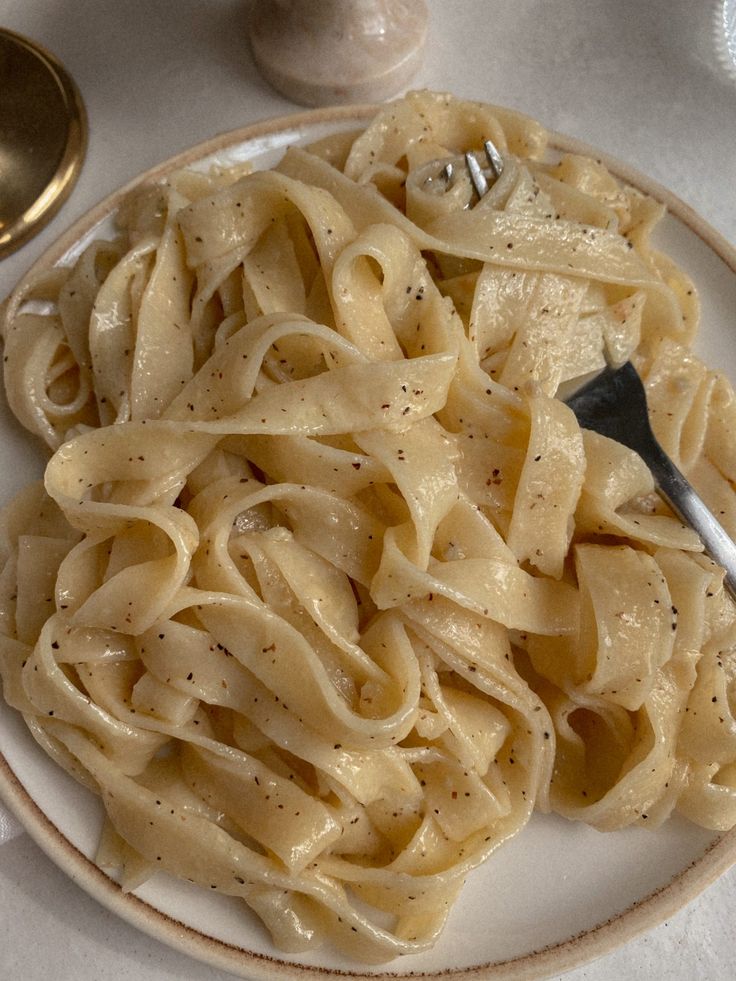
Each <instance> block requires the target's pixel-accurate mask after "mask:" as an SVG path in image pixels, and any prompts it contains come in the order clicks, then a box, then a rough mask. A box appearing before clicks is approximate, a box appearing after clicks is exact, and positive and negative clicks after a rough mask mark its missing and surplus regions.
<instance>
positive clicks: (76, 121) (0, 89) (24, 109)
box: [0, 29, 87, 259]
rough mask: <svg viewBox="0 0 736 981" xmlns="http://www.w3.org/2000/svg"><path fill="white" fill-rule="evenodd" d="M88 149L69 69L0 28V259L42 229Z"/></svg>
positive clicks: (83, 115)
mask: <svg viewBox="0 0 736 981" xmlns="http://www.w3.org/2000/svg"><path fill="white" fill-rule="evenodd" d="M86 148H87V115H86V112H85V109H84V104H83V102H82V98H81V96H80V94H79V90H78V89H77V86H76V85H75V83H74V81H73V79H72V78H71V76H70V75H69V74H68V73H67V71H66V69H65V68H64V67H63V66H62V65H61V64H60V63H59V62H58V61H57V60H56V58H55V57H54V56H53V55H52V54H50V53H49V52H48V51H46V50H44V49H43V48H42V47H40V46H39V45H38V44H36V43H35V42H33V41H29V40H28V39H27V38H24V37H21V36H20V35H19V34H14V33H13V32H12V31H8V30H5V29H0V259H1V258H3V257H5V256H6V255H9V254H10V253H11V252H14V251H15V250H16V249H17V248H19V247H20V246H21V245H22V244H23V243H24V242H26V241H27V240H28V239H29V238H30V237H31V236H32V235H35V234H36V233H37V232H38V231H40V229H41V228H43V226H44V225H45V224H46V223H47V222H48V221H50V220H51V218H52V217H53V216H54V215H55V214H56V212H57V211H58V210H59V208H60V207H61V205H62V204H63V203H64V201H65V200H66V199H67V197H68V196H69V193H70V192H71V190H72V187H73V186H74V184H75V182H76V179H77V176H78V175H79V171H80V170H81V167H82V162H83V160H84V155H85V151H86Z"/></svg>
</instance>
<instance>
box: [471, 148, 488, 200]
mask: <svg viewBox="0 0 736 981" xmlns="http://www.w3.org/2000/svg"><path fill="white" fill-rule="evenodd" d="M465 163H466V164H467V165H468V171H469V173H470V180H471V181H472V182H473V187H474V188H475V192H476V194H477V195H478V197H479V198H482V197H483V195H484V194H485V193H486V191H487V190H488V181H487V180H486V178H485V174H484V173H483V171H482V170H481V166H480V164H479V163H478V161H477V160H476V159H475V157H474V156H473V154H472V153H466V154H465Z"/></svg>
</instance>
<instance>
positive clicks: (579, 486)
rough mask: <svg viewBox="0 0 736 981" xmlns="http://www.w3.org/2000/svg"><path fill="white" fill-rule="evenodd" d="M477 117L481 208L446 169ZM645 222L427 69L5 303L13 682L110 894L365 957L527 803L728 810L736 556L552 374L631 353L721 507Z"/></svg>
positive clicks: (605, 822) (437, 920) (722, 388)
mask: <svg viewBox="0 0 736 981" xmlns="http://www.w3.org/2000/svg"><path fill="white" fill-rule="evenodd" d="M488 138H490V139H492V140H493V141H494V143H495V144H496V145H497V146H498V148H499V150H500V151H501V153H502V154H503V157H504V162H505V166H504V170H503V174H502V175H501V177H500V178H499V179H498V180H497V181H496V182H495V183H494V184H493V186H492V187H491V190H490V191H489V193H488V194H487V195H486V196H485V197H484V198H483V199H482V200H481V201H480V202H478V203H474V202H473V201H472V191H471V187H470V184H469V182H468V180H467V178H465V177H464V176H462V166H457V167H456V172H460V174H461V176H460V177H459V178H457V179H456V180H455V181H454V182H452V183H451V184H450V185H449V186H447V184H446V182H438V181H437V179H436V178H437V175H438V173H439V170H440V166H439V165H438V163H437V161H446V160H448V159H454V158H456V157H458V156H459V155H460V154H462V153H463V152H464V151H465V150H467V149H473V148H478V147H480V146H482V142H483V140H484V139H488ZM246 170H247V168H246ZM471 204H474V206H472V207H470V205H471ZM661 216H662V208H661V206H660V205H659V204H657V203H656V202H654V201H652V200H650V199H648V198H646V197H644V196H643V195H642V194H641V193H639V192H638V191H636V190H634V189H632V188H629V187H625V186H621V185H620V184H619V183H618V182H617V181H616V180H615V179H614V178H613V177H612V176H611V175H610V174H609V173H608V171H607V170H606V169H605V167H604V166H603V165H602V164H600V163H599V162H596V161H594V160H589V159H587V158H582V157H579V156H575V155H565V156H562V158H561V159H555V160H552V157H551V156H550V155H549V154H548V152H547V137H546V134H545V132H544V131H543V129H542V128H541V127H540V126H539V125H538V124H536V123H535V122H533V121H532V120H529V119H527V118H525V117H523V116H520V115H518V114H515V113H512V112H509V111H506V110H501V109H498V108H495V107H490V106H485V105H481V104H477V103H470V102H461V101H458V100H455V99H453V98H451V97H449V96H444V95H437V94H434V93H426V92H424V93H411V94H409V95H408V96H407V97H406V98H405V99H403V100H400V101H399V102H396V103H392V104H389V105H387V106H385V107H384V108H382V109H381V110H380V111H379V112H378V113H377V115H376V117H375V119H374V120H373V121H372V122H371V123H370V124H369V125H368V127H367V129H366V130H365V131H364V132H361V133H356V134H347V135H345V134H341V135H338V136H335V137H330V138H328V139H327V140H324V141H321V142H320V143H319V144H316V145H314V146H312V147H310V148H306V149H305V148H300V147H293V148H291V149H289V150H288V151H287V153H286V155H285V156H284V158H283V160H282V162H281V163H280V164H279V166H278V167H276V168H275V169H274V170H271V171H268V172H257V173H247V172H244V171H243V168H241V169H240V171H213V172H211V173H210V174H207V175H202V174H195V173H190V172H180V173H176V174H174V175H173V176H172V177H171V178H170V179H169V180H167V181H166V182H165V183H163V184H161V185H156V186H152V187H144V188H141V189H138V190H136V191H134V192H133V193H132V195H131V197H130V198H129V199H128V200H127V201H126V202H125V203H124V205H123V206H122V208H121V211H120V214H119V224H120V235H119V237H118V238H117V239H116V240H115V241H114V242H95V243H93V244H92V245H91V246H90V247H89V248H88V249H87V250H86V251H85V252H84V254H83V255H82V256H81V257H80V258H79V260H78V261H77V262H76V263H75V264H74V265H73V266H71V267H68V268H58V269H54V270H51V271H50V272H48V273H44V274H42V275H40V276H39V277H38V278H37V279H36V280H34V281H32V282H30V283H28V284H26V286H25V287H24V288H23V289H22V290H21V291H19V292H16V294H15V295H14V296H13V297H11V299H10V300H9V302H8V303H7V305H6V309H5V316H4V321H3V326H2V331H3V339H4V353H5V384H6V389H7V393H8V399H9V402H10V405H11V407H12V409H13V411H14V412H15V414H16V416H17V417H18V419H19V420H20V421H21V422H22V423H23V424H24V425H25V426H26V427H27V428H28V429H29V430H30V431H31V432H32V433H35V434H36V435H38V436H39V437H41V438H42V439H43V440H45V442H46V444H47V445H48V447H49V449H50V451H51V454H52V455H51V458H50V460H49V463H48V466H47V468H46V473H45V478H44V482H43V484H38V485H37V486H33V487H31V488H28V489H27V490H26V491H24V492H23V493H22V494H21V495H20V496H19V497H18V498H17V499H16V500H15V501H14V502H12V503H11V504H10V505H9V506H8V507H7V508H6V510H5V512H4V515H3V529H4V535H3V542H2V549H3V563H4V564H3V571H2V578H1V579H0V631H1V632H0V673H1V675H2V681H3V691H4V695H5V698H6V700H7V701H8V703H9V704H10V705H12V706H14V707H15V708H16V709H18V710H19V711H20V712H22V713H23V715H24V718H25V720H26V722H27V724H28V726H29V728H30V730H31V732H32V733H33V735H34V737H35V738H36V739H37V740H38V742H39V743H40V744H41V746H42V747H43V748H44V749H45V750H46V752H48V753H49V754H50V755H51V756H52V757H53V758H54V759H55V760H56V761H57V762H58V763H59V764H60V765H61V766H63V767H64V768H65V769H66V770H68V771H69V772H70V773H71V774H73V775H74V776H75V777H76V778H77V779H79V780H81V781H82V782H83V783H85V784H86V785H87V786H89V787H91V788H92V789H93V790H94V791H95V792H96V793H98V794H99V795H100V797H101V799H102V802H103V804H104V807H105V813H106V824H105V828H104V831H103V834H102V838H101V843H100V849H99V854H98V861H99V863H100V865H101V866H103V867H105V868H109V869H115V870H117V871H118V872H119V873H120V875H121V881H122V883H123V886H124V888H126V889H133V888H135V887H137V886H138V885H140V884H141V883H142V882H144V881H145V880H146V879H147V878H148V877H150V876H151V875H153V874H155V873H156V872H158V871H159V870H166V871H168V872H170V873H172V874H174V875H177V876H179V877H182V878H185V879H190V880H192V881H194V882H197V883H199V884H201V885H202V886H203V887H205V888H208V889H213V890H218V891H220V892H223V893H226V894H228V895H231V896H236V897H240V898H242V899H243V900H244V901H245V902H246V903H247V904H248V905H249V906H250V907H251V909H253V910H254V911H255V912H256V913H257V914H258V916H260V917H261V918H262V920H263V922H264V923H265V924H266V926H267V927H268V928H269V930H270V931H271V933H272V935H273V938H274V942H275V943H276V945H277V946H279V947H280V948H282V949H284V950H287V951H298V950H304V949H307V948H309V947H313V946H316V945H319V944H320V943H322V942H323V941H324V940H325V939H328V940H329V941H330V942H332V943H333V944H336V945H338V946H339V947H341V948H342V949H344V950H345V951H346V952H347V953H348V954H349V955H350V956H351V957H355V958H359V959H362V960H367V961H381V960H387V959H390V958H392V957H394V956H396V955H399V954H410V953H412V952H416V951H420V950H423V949H426V948H427V947H429V946H431V944H432V943H433V942H434V941H435V940H436V938H437V937H438V935H439V933H440V931H441V930H442V928H443V926H444V923H445V921H446V918H447V915H448V913H449V910H450V908H451V906H452V903H453V902H454V900H455V898H456V897H457V895H458V893H459V892H460V890H461V888H462V885H463V882H464V880H465V878H466V876H467V875H468V874H469V873H470V872H471V870H472V869H473V868H474V867H476V866H477V865H479V864H480V863H481V862H484V861H485V860H486V859H488V857H489V856H490V855H491V853H492V852H493V851H494V850H495V849H496V848H497V847H498V846H499V845H501V844H502V843H503V842H504V841H506V840H507V839H508V838H509V837H511V836H513V835H515V834H517V833H519V832H520V831H522V829H523V827H524V825H525V824H526V823H527V821H528V819H529V817H530V814H531V813H532V811H533V810H534V809H535V808H537V809H539V810H542V811H548V810H550V809H551V810H554V811H556V812H558V813H559V814H562V815H565V816H566V817H568V818H570V819H573V820H580V821H585V822H587V823H588V824H591V825H593V826H594V827H596V828H599V829H601V830H612V829H617V828H623V827H625V826H627V825H631V824H640V825H645V826H647V827H652V826H655V825H657V824H660V823H661V822H662V821H664V820H665V819H666V818H667V817H668V816H669V815H670V814H671V813H672V812H673V810H677V811H679V812H681V813H682V814H684V815H685V816H686V817H688V818H690V819H691V820H693V821H696V822H699V823H700V824H702V825H704V826H706V827H709V828H715V829H726V828H729V827H731V826H733V825H734V824H735V823H736V789H735V788H736V720H735V719H734V715H733V708H734V700H733V699H734V688H733V685H734V680H733V679H734V676H735V674H736V655H735V654H734V641H735V637H736V635H735V633H734V622H735V618H734V608H733V605H732V603H731V600H730V599H729V598H728V596H727V595H726V593H725V592H724V590H723V585H722V580H723V572H722V570H721V569H719V568H717V567H716V566H715V565H714V564H713V563H712V562H711V561H710V560H708V559H707V558H705V557H704V556H703V554H702V551H701V546H700V543H699V540H698V538H697V536H695V534H694V533H693V532H692V531H691V530H689V529H687V528H685V527H683V525H682V524H681V523H680V522H679V521H678V520H677V519H676V518H675V517H674V516H673V515H672V514H671V512H669V510H668V509H667V507H666V506H665V505H664V503H663V502H662V501H661V500H660V499H659V498H658V497H657V496H656V494H655V493H654V486H653V482H652V478H651V475H650V473H649V471H648V470H647V468H646V467H645V465H644V464H643V463H642V461H641V460H640V459H639V458H638V457H637V456H636V455H635V454H634V453H633V452H632V451H630V450H628V449H626V448H625V447H623V446H621V445H619V444H617V443H614V442H612V441H610V440H607V439H605V438H604V437H602V436H599V435H597V434H595V433H591V432H583V431H581V430H580V428H579V426H578V424H577V422H576V420H575V418H574V416H573V414H572V412H571V411H570V410H569V409H568V408H567V407H566V406H565V405H564V403H563V402H562V401H560V399H559V398H558V397H556V396H557V394H558V391H559V390H560V386H562V385H564V384H565V383H567V382H570V381H573V380H575V379H577V378H581V377H583V376H585V375H587V374H589V373H590V372H593V371H596V370H598V369H600V368H602V367H603V365H604V364H605V363H606V362H607V361H612V362H614V363H621V362H623V361H625V360H626V359H628V358H632V359H633V360H634V361H635V363H636V365H637V367H638V369H639V371H640V372H641V374H642V376H643V377H644V379H645V383H646V387H647V394H648V398H649V402H650V406H651V416H652V424H653V426H654V429H655V431H656V433H657V435H658V437H659V439H660V441H661V442H662V443H663V445H664V446H665V448H666V449H667V451H668V452H669V453H670V455H671V456H672V457H673V459H674V460H675V461H676V463H677V464H678V466H680V467H681V469H683V470H684V471H685V473H686V474H688V476H689V477H690V478H691V480H692V481H693V482H694V483H695V485H696V486H697V487H698V489H699V491H700V493H701V494H702V496H703V497H704V498H705V500H706V501H707V502H708V503H709V505H710V506H711V508H712V509H713V510H715V511H716V512H717V513H718V514H719V516H720V518H721V520H722V522H723V524H724V525H725V526H726V527H727V528H728V529H729V530H730V533H731V534H732V535H733V534H735V533H736V507H735V506H734V500H735V499H734V494H733V489H732V482H733V481H734V480H736V453H734V450H733V445H734V444H733V439H732V434H733V423H734V411H735V410H734V397H733V392H732V389H731V387H730V385H729V383H728V382H727V380H726V379H725V378H723V377H722V376H721V375H720V374H718V373H717V372H714V371H711V370H710V369H708V368H706V367H705V366H704V365H703V364H701V363H700V362H699V361H698V359H697V358H696V357H695V356H694V355H693V354H692V352H691V350H690V344H691V342H692V339H693V336H694V334H695V331H696V329H697V299H696V296H695V292H694V289H693V287H692V285H691V284H690V282H689V281H688V279H687V277H686V276H685V274H684V273H683V272H682V271H681V270H679V269H677V268H676V267H675V266H674V265H673V263H672V262H671V261H670V260H669V259H667V258H666V257H665V256H663V255H661V254H660V253H659V252H658V251H657V250H656V248H654V247H653V245H652V244H651V233H652V231H653V229H654V228H655V226H656V223H657V222H658V221H659V219H660V218H661ZM38 300H42V301H44V303H45V304H46V307H47V312H45V313H43V314H40V313H38V312H35V309H36V306H37V305H36V304H35V303H34V301H38Z"/></svg>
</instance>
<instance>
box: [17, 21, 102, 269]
mask: <svg viewBox="0 0 736 981" xmlns="http://www.w3.org/2000/svg"><path fill="white" fill-rule="evenodd" d="M0 35H3V36H5V37H6V38H9V39H10V40H11V41H15V42H16V43H17V44H18V45H20V46H21V47H24V48H27V49H28V50H29V51H31V52H32V53H33V54H34V55H36V57H37V58H38V60H39V61H41V62H42V63H43V64H44V65H45V66H46V67H47V68H48V69H49V71H50V73H51V74H52V75H53V77H54V79H55V81H56V83H57V85H58V87H59V91H60V93H61V95H62V98H63V101H64V103H65V104H66V107H67V112H68V115H69V132H68V134H67V140H66V146H65V148H64V153H63V154H62V157H61V160H60V161H59V165H58V166H57V168H56V172H55V173H54V175H53V176H52V177H51V179H50V180H49V182H48V183H47V184H46V187H45V188H44V190H43V191H42V193H41V195H40V197H39V198H38V199H37V200H36V202H34V204H33V205H32V206H31V207H30V208H27V209H26V210H25V211H24V212H23V214H22V215H20V216H19V217H18V218H17V219H16V220H15V221H14V222H13V223H12V224H11V225H8V226H7V228H6V229H5V230H4V232H3V234H2V237H1V238H0V260H2V259H4V258H5V257H6V256H9V255H11V254H12V253H13V252H16V251H17V250H18V249H19V248H21V246H23V245H25V243H26V242H27V241H28V240H29V239H30V238H33V236H34V235H37V234H38V232H40V231H41V230H42V229H43V228H45V227H46V225H48V223H49V222H50V221H51V219H52V218H53V217H54V215H56V214H57V213H58V211H59V209H60V208H61V206H62V205H63V204H64V202H65V201H66V200H67V198H68V197H69V195H70V194H71V193H72V190H73V188H74V185H75V184H76V182H77V178H78V177H79V174H80V171H81V169H82V164H83V163H84V158H85V156H86V154H87V131H88V125H87V110H86V109H85V106H84V102H83V100H82V96H81V94H80V92H79V89H78V88H77V84H76V82H75V81H74V79H73V78H72V77H71V75H70V74H69V72H68V71H67V70H66V68H65V67H64V66H63V65H62V64H61V62H60V61H59V60H58V58H56V57H55V56H54V55H53V54H51V52H50V51H47V50H46V48H44V47H43V46H42V45H40V44H38V43H37V42H36V41H32V40H31V39H30V38H27V37H24V36H23V35H22V34H16V33H15V31H9V30H7V29H6V28H0ZM54 183H56V184H57V185H58V186H57V188H56V190H55V192H54V194H53V195H50V196H49V199H48V201H47V202H46V203H45V204H44V205H43V207H42V208H41V209H40V210H39V211H38V213H37V214H35V215H34V216H33V218H32V220H30V221H29V220H28V214H29V212H33V211H35V209H36V208H37V207H38V202H39V201H40V200H41V199H42V198H43V197H44V196H45V195H46V194H47V192H48V190H49V188H50V187H51V186H52V185H53V184H54Z"/></svg>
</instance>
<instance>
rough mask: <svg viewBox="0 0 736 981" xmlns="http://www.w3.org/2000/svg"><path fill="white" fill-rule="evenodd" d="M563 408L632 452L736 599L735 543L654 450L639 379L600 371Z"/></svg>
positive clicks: (495, 161) (491, 150) (629, 367)
mask: <svg viewBox="0 0 736 981" xmlns="http://www.w3.org/2000/svg"><path fill="white" fill-rule="evenodd" d="M484 149H485V152H486V157H487V158H488V163H489V167H490V170H491V171H492V174H493V176H494V177H495V178H496V179H497V178H498V177H500V176H501V173H502V171H503V159H502V158H501V155H500V154H499V152H498V150H497V149H496V147H495V146H494V145H493V144H492V143H491V142H490V141H489V140H487V141H486V143H485V144H484ZM465 161H466V164H467V167H468V172H469V174H470V179H471V181H472V183H473V187H474V188H475V191H476V193H477V194H478V197H479V198H481V197H483V195H484V194H485V193H486V192H487V191H488V187H489V185H488V179H487V177H486V174H485V173H484V171H483V169H482V168H481V166H480V164H479V163H478V161H477V159H476V157H475V156H474V155H473V154H471V153H466V154H465ZM566 404H567V405H569V407H570V408H571V409H572V411H573V412H574V413H575V416H576V418H577V420H578V422H579V423H580V425H581V426H582V427H583V428H584V429H592V430H594V431H595V432H597V433H601V434H602V435H603V436H608V437H609V438H610V439H615V440H616V441H617V442H619V443H622V444H623V445H624V446H628V447H629V449H632V450H634V451H635V452H636V453H638V454H639V456H640V457H641V458H642V460H643V461H644V462H645V463H646V465H647V466H648V467H649V469H650V471H651V473H652V476H653V477H654V481H655V483H656V485H657V489H658V490H659V493H660V494H661V495H662V497H663V498H664V499H665V501H666V502H667V503H668V504H669V505H670V507H671V508H672V510H673V511H674V512H675V513H676V514H677V515H678V516H679V517H680V518H681V519H682V521H684V522H685V523H686V524H688V525H690V527H691V528H694V529H695V531H696V532H697V533H698V535H700V538H701V540H702V542H703V546H704V548H705V551H706V552H707V554H708V555H709V556H710V557H711V558H712V559H713V560H714V561H715V562H717V563H718V565H720V566H722V567H723V569H724V570H725V578H724V584H725V586H726V587H727V589H728V591H729V592H730V593H731V595H732V596H733V597H734V598H736V545H735V544H734V542H733V541H732V539H731V537H730V536H729V534H728V533H727V532H726V530H725V529H724V528H723V526H722V525H721V523H720V522H719V521H718V520H717V518H716V517H715V516H714V515H713V513H712V512H711V511H710V510H709V508H708V507H707V505H706V504H705V502H704V501H703V499H702V498H701V497H700V495H699V494H698V493H697V492H696V491H695V489H694V488H693V487H692V485H691V484H690V483H689V481H688V480H687V478H686V477H685V476H684V475H683V474H682V472H681V471H680V470H679V469H678V468H677V467H676V466H675V464H674V463H673V462H672V460H671V459H670V458H669V456H668V455H667V454H666V453H665V451H664V450H663V449H662V447H661V446H660V444H659V442H658V441H657V439H656V437H655V435H654V433H653V432H652V427H651V425H650V424H649V412H648V409H647V396H646V392H645V390H644V385H643V384H642V381H641V378H640V377H639V374H638V372H637V370H636V368H635V367H634V366H633V364H632V363H631V362H630V361H627V362H626V364H624V365H622V366H621V367H620V368H611V367H607V368H604V370H603V371H601V372H600V374H598V375H596V376H595V378H592V379H591V380H590V381H589V382H588V383H587V384H585V385H583V387H582V388H580V389H578V391H576V392H575V393H574V394H573V395H572V396H571V397H570V398H568V399H566Z"/></svg>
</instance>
